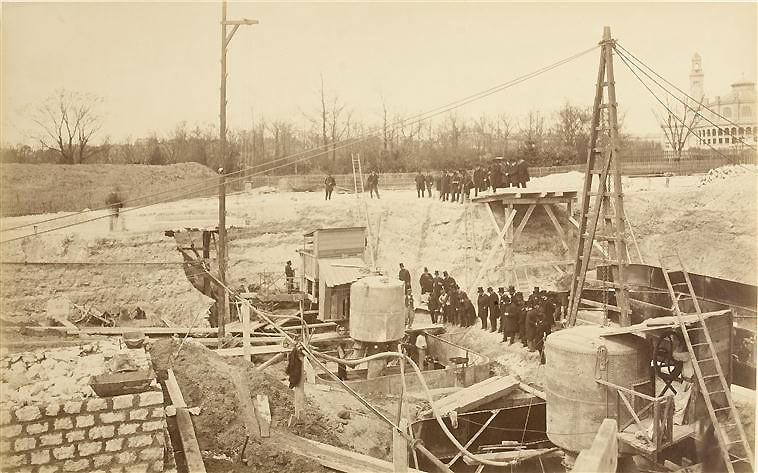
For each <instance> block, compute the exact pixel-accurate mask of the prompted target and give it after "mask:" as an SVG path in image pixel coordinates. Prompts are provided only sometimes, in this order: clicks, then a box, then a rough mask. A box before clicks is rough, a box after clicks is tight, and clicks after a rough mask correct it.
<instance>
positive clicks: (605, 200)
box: [567, 27, 631, 326]
mask: <svg viewBox="0 0 758 473" xmlns="http://www.w3.org/2000/svg"><path fill="white" fill-rule="evenodd" d="M600 45H601V53H600V68H599V70H598V75H597V83H596V88H595V102H594V106H593V108H592V127H591V129H590V143H589V149H588V152H587V167H586V170H585V174H584V187H583V190H582V199H581V202H582V207H581V213H580V217H579V234H578V242H577V250H576V259H575V264H574V274H573V277H572V279H571V288H570V296H569V297H570V298H569V306H568V314H567V319H568V321H567V323H568V325H569V326H572V325H574V324H575V323H576V316H577V313H578V311H579V305H580V304H581V302H582V291H583V289H584V283H585V281H586V278H587V270H588V269H589V263H590V257H591V255H592V248H593V245H594V244H595V242H596V241H605V242H607V243H608V256H607V258H606V259H604V260H602V261H601V262H603V263H605V264H609V265H611V268H612V274H613V281H614V284H615V286H616V302H617V305H616V306H611V307H609V309H611V310H616V311H617V312H619V313H620V316H619V322H620V323H621V325H622V326H628V325H630V323H631V322H630V318H629V302H628V294H627V288H626V284H625V281H626V278H625V269H626V265H627V264H628V259H627V251H626V240H625V237H624V201H623V194H622V192H621V165H620V163H619V157H618V152H619V149H618V148H619V145H618V143H619V137H618V115H617V106H618V103H617V102H616V86H615V84H616V82H615V79H614V76H613V49H614V47H615V41H614V40H613V39H612V38H611V31H610V28H608V27H606V28H605V30H604V32H603V40H602V41H601V42H600ZM604 97H605V99H604ZM591 201H592V205H591V206H590V202H591ZM601 210H602V213H603V225H601V228H602V229H603V230H602V234H597V230H598V221H599V220H600V214H601Z"/></svg>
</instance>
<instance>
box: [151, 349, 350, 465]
mask: <svg viewBox="0 0 758 473" xmlns="http://www.w3.org/2000/svg"><path fill="white" fill-rule="evenodd" d="M179 343H180V342H179V341H176V340H160V341H158V342H156V343H155V344H154V346H153V347H152V348H151V355H152V357H153V362H154V365H155V368H156V370H161V369H166V368H168V367H171V368H172V369H173V371H174V374H175V375H176V378H177V381H178V382H179V385H180V386H181V389H182V395H183V396H184V399H185V401H186V402H187V405H189V406H190V407H195V406H200V407H201V413H200V415H198V416H193V418H192V420H193V423H194V426H195V433H196V435H197V439H198V443H199V444H200V449H201V450H203V451H208V452H211V453H209V455H211V454H213V455H218V454H223V455H226V456H228V457H229V458H232V459H237V458H239V455H240V453H241V451H242V448H243V445H244V443H245V437H246V435H247V434H246V429H245V423H244V415H245V414H244V413H245V411H246V409H245V406H246V405H247V404H248V403H249V402H250V399H241V398H240V391H241V390H240V389H238V387H237V386H236V385H235V384H236V383H235V382H236V381H240V380H241V381H242V382H243V383H244V385H245V390H247V391H248V393H249V394H248V395H249V396H250V397H251V398H254V397H255V396H256V395H257V394H265V395H267V396H268V398H269V404H270V408H271V419H272V422H271V431H272V434H271V438H270V439H255V438H253V437H251V438H250V439H249V442H248V444H247V446H246V447H245V456H246V457H248V458H250V459H252V460H253V464H252V465H250V468H251V469H250V470H239V471H261V472H263V471H281V472H297V473H299V472H304V471H322V469H321V467H320V466H319V465H318V464H317V463H315V462H312V461H311V460H307V459H303V458H301V457H298V456H295V455H291V453H288V452H287V451H284V450H282V449H281V448H280V447H279V446H278V445H277V442H276V438H277V435H291V434H294V435H298V436H301V437H306V438H310V439H312V440H316V441H319V442H322V443H328V444H331V445H335V446H340V447H342V446H343V445H342V444H341V442H340V441H339V440H338V438H337V437H336V436H335V434H334V431H335V430H336V427H337V426H336V423H335V422H334V421H332V420H329V419H326V418H325V417H324V416H323V414H322V413H321V412H320V411H319V409H318V408H317V407H316V406H314V405H312V404H310V403H309V405H308V409H307V411H306V416H305V419H304V420H303V421H302V422H301V423H298V424H295V425H293V426H292V427H288V426H287V423H288V420H289V417H290V415H291V414H292V413H293V412H294V405H293V401H292V398H293V395H292V391H291V390H290V389H288V388H287V386H285V385H283V384H282V383H281V382H280V381H279V380H278V379H276V378H275V377H273V376H271V375H270V374H268V373H262V372H260V371H258V370H256V369H255V367H254V365H253V364H252V363H249V362H246V361H244V360H242V359H225V358H222V357H220V356H219V355H217V354H215V353H214V352H212V351H211V350H209V349H207V348H205V347H204V346H202V345H201V344H199V343H197V342H193V341H192V340H191V339H188V340H187V342H185V343H184V346H183V347H182V349H181V351H180V352H179V354H178V355H174V356H171V353H176V351H177V350H178V348H179Z"/></svg>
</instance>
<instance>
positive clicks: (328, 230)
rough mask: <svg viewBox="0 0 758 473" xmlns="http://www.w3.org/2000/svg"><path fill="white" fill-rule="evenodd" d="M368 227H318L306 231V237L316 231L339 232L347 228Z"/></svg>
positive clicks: (358, 228)
mask: <svg viewBox="0 0 758 473" xmlns="http://www.w3.org/2000/svg"><path fill="white" fill-rule="evenodd" d="M365 229H366V227H336V228H317V229H315V230H311V231H309V232H308V233H304V234H303V236H304V237H309V236H313V235H314V234H315V233H316V232H339V231H346V230H365Z"/></svg>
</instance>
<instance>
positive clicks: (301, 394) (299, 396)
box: [294, 353, 305, 421]
mask: <svg viewBox="0 0 758 473" xmlns="http://www.w3.org/2000/svg"><path fill="white" fill-rule="evenodd" d="M297 356H298V358H300V366H301V368H300V381H298V382H297V384H296V385H295V414H294V417H295V420H296V421H299V420H301V419H302V418H303V414H304V413H305V363H303V361H304V358H305V357H304V356H303V354H302V353H298V354H297Z"/></svg>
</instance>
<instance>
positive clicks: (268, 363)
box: [255, 353, 287, 371]
mask: <svg viewBox="0 0 758 473" xmlns="http://www.w3.org/2000/svg"><path fill="white" fill-rule="evenodd" d="M286 356H287V355H286V354H284V353H277V354H276V355H274V356H272V357H271V358H269V359H268V360H266V361H265V362H264V363H261V364H260V365H259V366H256V367H255V368H256V369H257V370H259V371H263V370H265V369H266V368H268V367H269V366H271V365H273V364H274V363H278V362H279V361H280V360H283V359H284V357H286Z"/></svg>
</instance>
